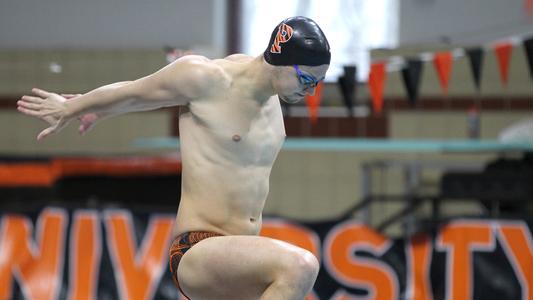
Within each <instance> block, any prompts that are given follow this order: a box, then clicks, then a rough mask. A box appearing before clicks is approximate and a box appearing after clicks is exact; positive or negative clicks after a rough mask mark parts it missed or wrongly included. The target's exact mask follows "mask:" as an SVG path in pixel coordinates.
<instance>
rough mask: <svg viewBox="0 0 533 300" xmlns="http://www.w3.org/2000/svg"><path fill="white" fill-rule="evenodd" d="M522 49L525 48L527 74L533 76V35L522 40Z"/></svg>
mask: <svg viewBox="0 0 533 300" xmlns="http://www.w3.org/2000/svg"><path fill="white" fill-rule="evenodd" d="M524 49H525V50H526V57H527V64H528V66H529V76H530V77H531V78H533V37H530V38H528V39H526V40H524Z"/></svg>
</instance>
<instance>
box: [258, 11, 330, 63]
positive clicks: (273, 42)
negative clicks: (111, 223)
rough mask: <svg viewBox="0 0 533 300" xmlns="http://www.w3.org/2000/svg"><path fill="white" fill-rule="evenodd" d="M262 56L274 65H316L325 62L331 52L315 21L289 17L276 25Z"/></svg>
mask: <svg viewBox="0 0 533 300" xmlns="http://www.w3.org/2000/svg"><path fill="white" fill-rule="evenodd" d="M263 57H264V58H265V60H266V61H267V62H268V63H269V64H271V65H275V66H292V65H303V66H319V65H325V64H329V62H330V60H331V53H330V52H329V43H328V40H327V39H326V36H325V35H324V32H322V30H321V29H320V27H318V24H317V23H315V21H313V20H311V19H309V18H306V17H292V18H288V19H285V20H284V21H283V22H281V23H280V24H279V25H278V26H276V28H275V29H274V31H273V32H272V36H271V37H270V42H269V43H268V47H267V49H266V50H265V52H264V53H263Z"/></svg>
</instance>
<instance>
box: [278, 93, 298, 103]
mask: <svg viewBox="0 0 533 300" xmlns="http://www.w3.org/2000/svg"><path fill="white" fill-rule="evenodd" d="M279 98H280V99H281V100H283V101H284V102H287V103H290V104H293V103H298V102H300V101H302V100H303V98H302V97H285V96H281V95H279Z"/></svg>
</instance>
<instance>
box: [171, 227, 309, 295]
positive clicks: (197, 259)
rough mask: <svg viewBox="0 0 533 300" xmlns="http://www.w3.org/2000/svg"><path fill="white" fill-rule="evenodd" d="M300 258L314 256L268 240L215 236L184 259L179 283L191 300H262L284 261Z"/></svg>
mask: <svg viewBox="0 0 533 300" xmlns="http://www.w3.org/2000/svg"><path fill="white" fill-rule="evenodd" d="M297 255H299V256H302V255H303V256H305V255H312V254H310V253H309V252H308V251H306V250H304V249H301V248H298V247H296V246H293V245H291V244H288V243H285V242H282V241H279V240H274V239H271V238H266V237H259V236H222V237H212V238H208V239H205V240H202V241H201V242H199V243H198V244H196V245H194V246H193V247H192V248H191V249H189V250H188V251H187V253H186V254H185V255H184V256H183V258H182V260H181V262H180V265H179V267H178V280H179V282H180V287H181V288H182V289H183V291H184V292H185V293H186V294H187V296H189V297H190V298H191V299H259V297H260V296H261V294H262V293H263V291H264V290H265V289H266V288H267V287H268V286H269V285H270V284H271V283H272V282H273V281H274V278H276V276H277V275H278V274H277V272H279V271H280V270H281V269H282V268H281V266H283V264H284V263H287V261H284V260H290V259H293V258H294V257H295V256H297Z"/></svg>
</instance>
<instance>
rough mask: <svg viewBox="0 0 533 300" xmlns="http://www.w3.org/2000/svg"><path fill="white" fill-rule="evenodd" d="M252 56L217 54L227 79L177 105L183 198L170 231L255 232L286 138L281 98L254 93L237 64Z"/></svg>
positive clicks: (238, 233)
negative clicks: (222, 85)
mask: <svg viewBox="0 0 533 300" xmlns="http://www.w3.org/2000/svg"><path fill="white" fill-rule="evenodd" d="M251 59H252V58H251V57H246V56H238V57H233V58H231V57H230V58H229V59H225V60H215V61H213V63H215V64H217V65H219V66H220V67H221V69H222V71H223V72H224V73H225V74H226V75H227V76H228V80H229V82H230V84H229V85H228V86H226V87H225V88H221V89H219V90H217V92H216V93H215V95H214V96H211V97H209V98H204V99H199V100H197V101H194V102H191V103H189V104H188V105H187V106H184V107H181V110H180V120H179V126H180V145H181V157H182V190H181V200H180V206H179V209H178V214H177V217H176V223H175V228H174V234H176V235H177V234H180V233H183V232H187V231H192V230H207V231H214V232H218V233H222V234H228V235H255V234H258V232H259V230H260V227H261V214H262V210H263V207H264V204H265V200H266V198H267V195H268V191H269V176H270V172H271V169H272V165H273V163H274V160H275V158H276V156H277V154H278V152H279V150H280V148H281V145H282V143H283V141H284V138H285V129H284V125H283V116H282V112H281V107H280V103H279V99H278V97H277V96H272V97H270V98H268V99H265V101H263V102H260V101H257V100H256V99H254V98H253V96H252V94H251V89H250V88H249V78H248V77H247V76H246V74H245V72H243V71H242V68H240V67H239V64H243V63H246V62H247V61H249V60H251Z"/></svg>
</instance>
